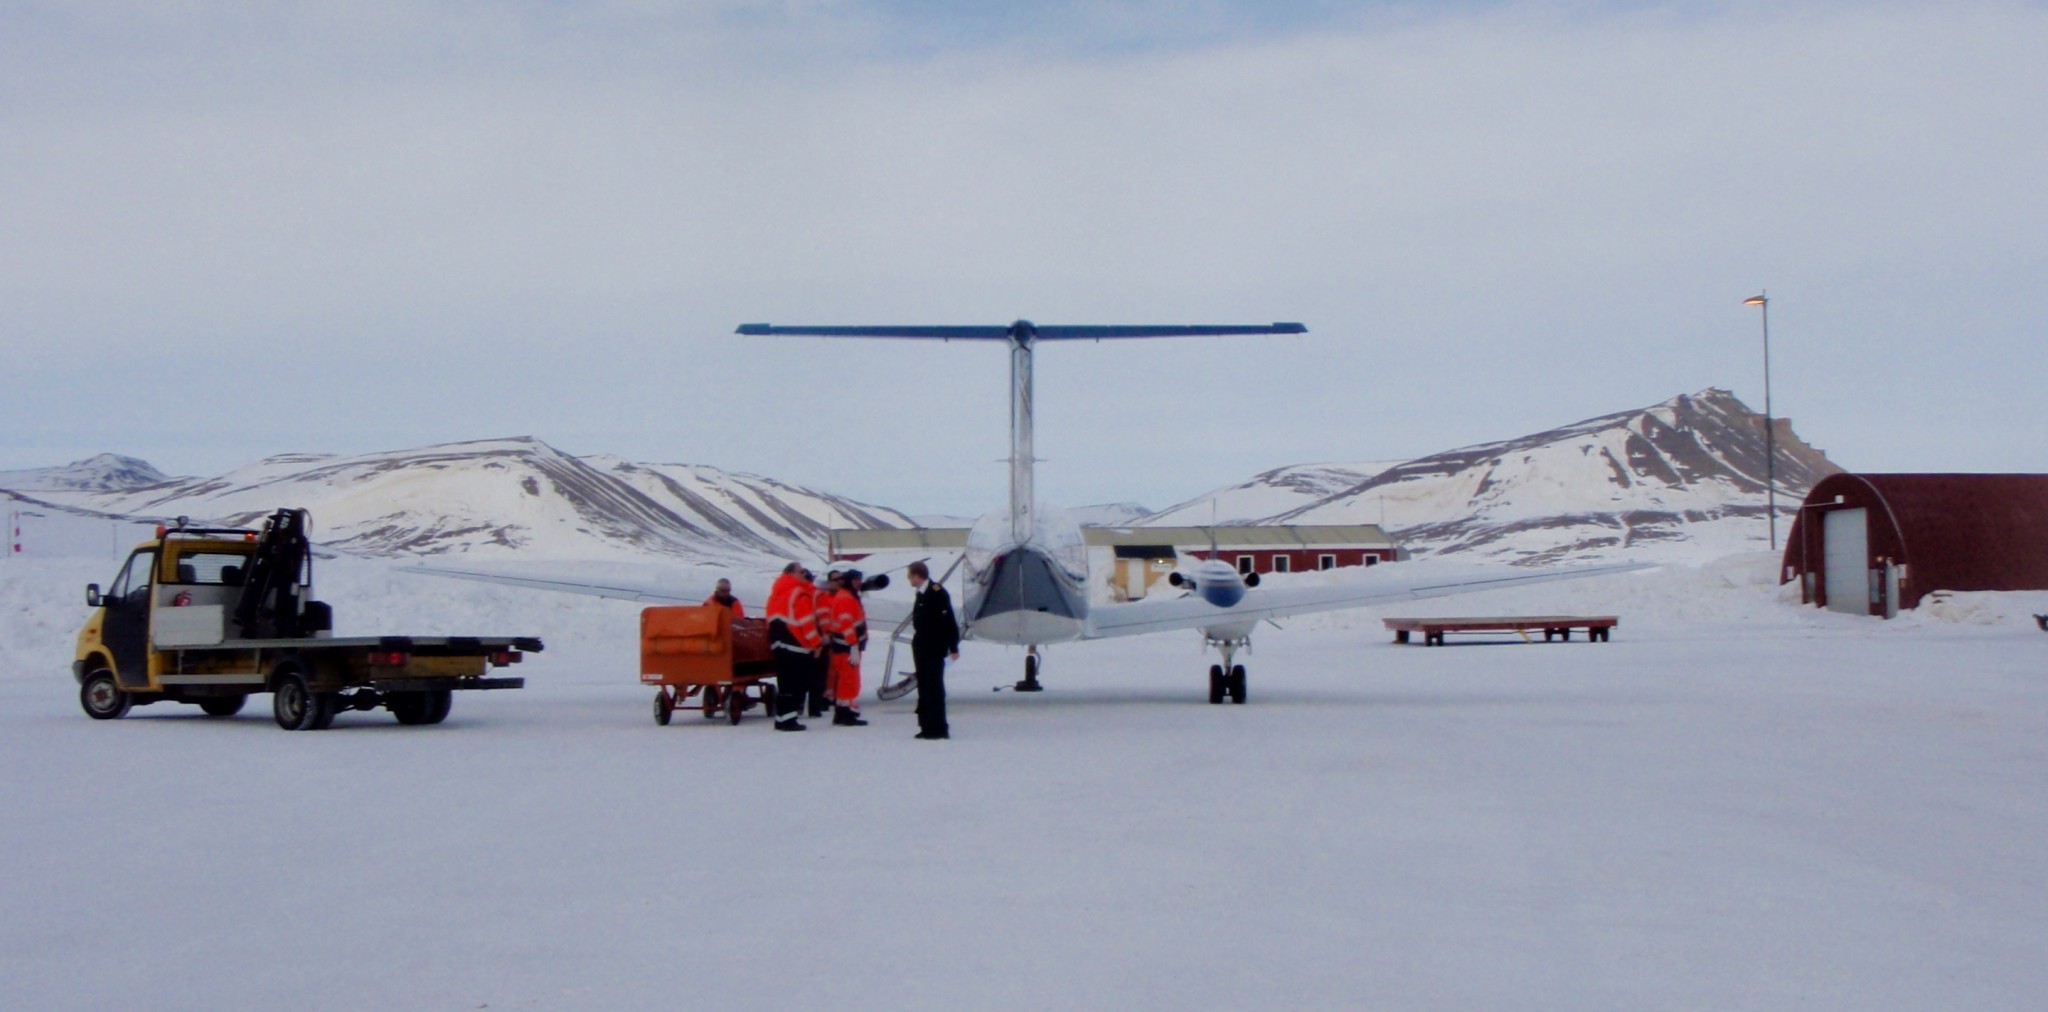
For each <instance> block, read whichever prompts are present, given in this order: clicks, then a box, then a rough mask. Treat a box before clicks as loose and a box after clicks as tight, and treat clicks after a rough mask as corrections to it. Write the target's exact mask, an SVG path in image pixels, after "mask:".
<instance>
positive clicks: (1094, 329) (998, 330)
mask: <svg viewBox="0 0 2048 1012" xmlns="http://www.w3.org/2000/svg"><path fill="white" fill-rule="evenodd" d="M738 333H739V334H741V335H742V336H745V337H894V338H909V339H912V340H922V341H1007V340H1010V339H1011V338H1012V337H1014V336H1017V335H1020V334H1023V335H1028V336H1029V337H1030V339H1031V340H1034V341H1113V340H1120V339H1123V338H1133V337H1230V336H1235V335H1243V334H1306V333H1308V328H1307V327H1304V326H1302V325H1301V324H1299V323H1252V324H1157V325H1153V324H1141V325H1131V326H1116V325H1094V324H1078V325H1076V324H1055V325H1050V326H1044V327H1041V326H1038V325H1036V324H1033V323H1031V322H1029V321H1025V320H1019V321H1017V322H1016V323H1013V324H1010V325H1009V326H1007V327H948V326H934V327H892V326H878V327H809V326H803V327H778V326H775V325H774V324H770V323H743V324H740V328H739V330H738Z"/></svg>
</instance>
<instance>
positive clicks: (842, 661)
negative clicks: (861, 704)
mask: <svg viewBox="0 0 2048 1012" xmlns="http://www.w3.org/2000/svg"><path fill="white" fill-rule="evenodd" d="M827 677H828V680H827V681H826V683H825V685H826V692H825V694H826V695H828V696H830V697H832V700H833V702H836V703H838V704H839V705H840V706H854V705H855V704H854V700H856V699H859V698H860V665H858V664H855V663H853V655H852V654H842V653H836V652H835V653H833V654H832V667H831V669H830V670H829V671H828V672H827Z"/></svg>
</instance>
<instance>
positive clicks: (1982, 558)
mask: <svg viewBox="0 0 2048 1012" xmlns="http://www.w3.org/2000/svg"><path fill="white" fill-rule="evenodd" d="M1793 580H1798V581H1800V599H1801V600H1803V601H1805V602H1807V603H1809V604H1818V605H1821V606H1823V607H1825V608H1827V609H1829V610H1830V611H1840V612H1848V613H1850V614H1855V615H1891V614H1895V613H1896V612H1897V611H1898V610H1899V609H1901V608H1913V607H1917V606H1919V604H1920V599H1921V598H1922V597H1923V596H1925V595H1926V594H1929V593H1931V592H1933V591H1937V590H2044V589H2048V474H1848V473H1843V474H1836V475H1830V476H1829V477H1827V478H1823V479H1821V481H1820V482H1819V483H1818V484H1816V485H1814V486H1813V491H1812V492H1809V493H1807V496H1806V503H1805V504H1804V505H1802V506H1800V507H1799V516H1798V518H1797V519H1795V520H1794V521H1793V522H1792V533H1791V536H1790V537H1789V538H1788V539H1787V540H1786V542H1785V563H1784V567H1783V569H1782V571H1781V574H1780V580H1779V582H1780V583H1789V582H1791V581H1793Z"/></svg>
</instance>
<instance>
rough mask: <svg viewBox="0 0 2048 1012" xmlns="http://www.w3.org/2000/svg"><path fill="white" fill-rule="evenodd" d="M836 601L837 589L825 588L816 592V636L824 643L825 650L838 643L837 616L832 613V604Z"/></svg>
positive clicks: (837, 597)
mask: <svg viewBox="0 0 2048 1012" xmlns="http://www.w3.org/2000/svg"><path fill="white" fill-rule="evenodd" d="M838 599H839V589H838V588H836V587H826V588H825V589H824V590H821V591H818V636H819V638H820V639H822V640H824V641H825V646H826V647H827V648H831V647H834V646H837V645H838V643H839V636H838V632H839V630H838V629H837V628H836V623H837V621H838V616H837V615H835V614H834V613H833V611H832V602H833V601H836V600H838Z"/></svg>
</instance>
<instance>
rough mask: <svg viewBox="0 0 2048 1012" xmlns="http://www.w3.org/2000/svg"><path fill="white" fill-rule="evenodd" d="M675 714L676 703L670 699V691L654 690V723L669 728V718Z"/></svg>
mask: <svg viewBox="0 0 2048 1012" xmlns="http://www.w3.org/2000/svg"><path fill="white" fill-rule="evenodd" d="M675 712H676V701H675V700H673V699H670V698H668V690H667V689H656V690H654V722H655V723H657V724H660V725H661V726H663V727H667V726H668V718H669V716H670V715H671V714H673V713H675Z"/></svg>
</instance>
